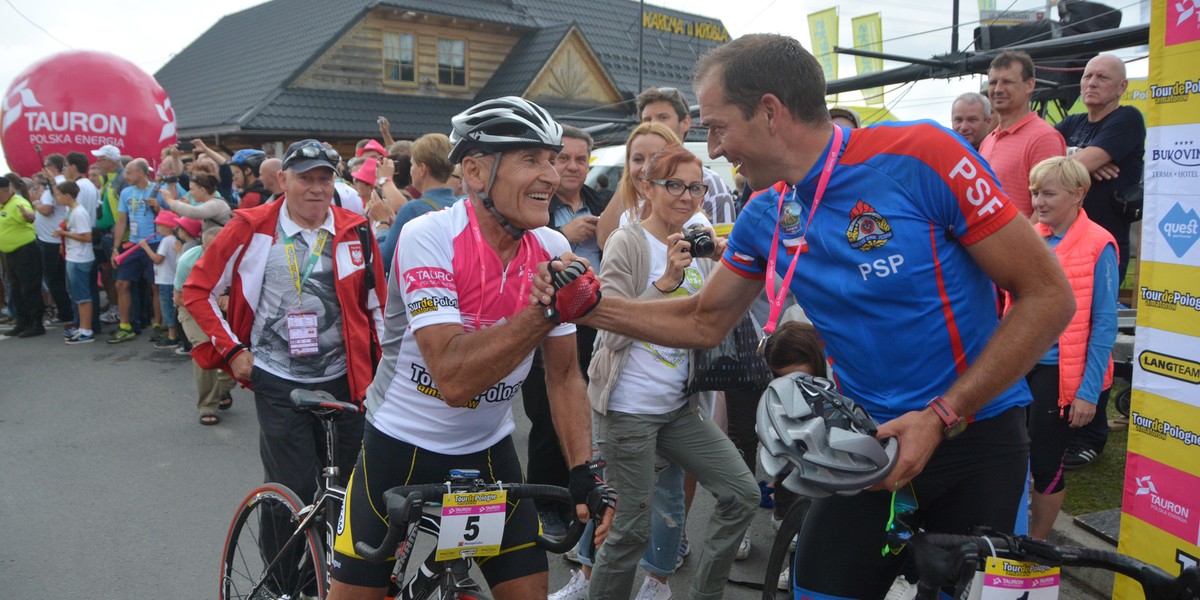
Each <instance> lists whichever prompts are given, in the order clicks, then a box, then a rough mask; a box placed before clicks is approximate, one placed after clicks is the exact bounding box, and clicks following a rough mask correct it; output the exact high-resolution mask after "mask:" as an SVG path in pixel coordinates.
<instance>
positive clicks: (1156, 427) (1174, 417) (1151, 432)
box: [1129, 389, 1200, 471]
mask: <svg viewBox="0 0 1200 600" xmlns="http://www.w3.org/2000/svg"><path fill="white" fill-rule="evenodd" d="M1129 433H1130V435H1129V452H1130V453H1131V454H1138V455H1140V456H1145V457H1146V458H1149V459H1151V460H1154V461H1157V462H1159V463H1162V464H1164V465H1167V466H1169V467H1173V468H1175V469H1179V470H1181V471H1188V470H1193V468H1194V466H1195V465H1196V464H1200V408H1196V407H1195V406H1189V405H1187V404H1183V403H1180V402H1175V401H1174V400H1169V399H1167V398H1163V397H1162V396H1158V395H1155V394H1151V393H1150V392H1144V391H1142V390H1137V389H1135V390H1133V402H1132V406H1131V407H1130V410H1129Z"/></svg>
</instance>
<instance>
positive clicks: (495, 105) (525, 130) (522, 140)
mask: <svg viewBox="0 0 1200 600" xmlns="http://www.w3.org/2000/svg"><path fill="white" fill-rule="evenodd" d="M450 125H451V130H450V143H451V144H452V145H453V147H452V148H451V149H450V164H458V163H460V162H462V159H463V157H464V156H466V155H467V154H468V153H470V152H482V153H485V154H498V153H500V152H504V151H505V150H515V149H518V148H548V149H550V150H553V151H554V152H556V153H557V152H558V151H560V150H562V125H559V124H558V123H557V122H556V121H555V120H554V118H553V117H551V116H550V113H548V112H546V109H544V108H542V107H540V106H538V105H536V104H534V103H532V102H530V101H528V100H526V99H524V98H519V97H517V96H504V97H503V98H494V99H492V100H484V101H483V102H480V103H479V104H476V105H475V106H472V107H471V108H468V109H467V110H464V111H463V112H461V113H459V114H458V115H455V117H454V118H453V119H451V120H450ZM499 167H500V161H499V160H498V159H497V160H493V161H492V173H491V175H490V176H489V177H488V180H487V184H486V185H484V187H483V189H482V190H479V191H478V192H477V193H478V196H479V200H480V201H481V202H482V203H483V207H484V208H486V209H487V210H488V212H490V213H491V214H492V216H494V217H495V218H496V221H497V222H498V223H500V225H501V226H502V227H504V230H505V231H507V232H508V234H509V235H511V236H512V238H513V239H515V240H519V239H521V236H523V235H525V230H524V229H521V228H519V227H517V226H515V225H513V224H512V223H511V222H509V220H508V218H507V217H505V216H504V215H502V214H500V211H499V210H497V209H496V203H495V202H494V201H493V200H492V196H491V191H492V184H493V183H495V182H496V172H497V170H498V169H499Z"/></svg>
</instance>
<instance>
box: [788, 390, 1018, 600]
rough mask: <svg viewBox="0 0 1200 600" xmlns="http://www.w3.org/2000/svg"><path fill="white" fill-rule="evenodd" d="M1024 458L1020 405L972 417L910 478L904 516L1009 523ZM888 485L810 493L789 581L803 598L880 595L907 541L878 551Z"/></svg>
mask: <svg viewBox="0 0 1200 600" xmlns="http://www.w3.org/2000/svg"><path fill="white" fill-rule="evenodd" d="M1028 460H1029V437H1028V435H1027V434H1026V432H1025V409H1024V408H1023V407H1014V408H1011V409H1009V410H1006V411H1004V412H1002V413H1000V414H999V415H996V416H995V417H992V418H990V419H986V420H983V421H978V422H975V423H972V424H971V425H970V426H969V427H967V429H966V431H964V432H963V433H962V435H960V436H959V437H957V438H955V439H953V440H950V441H946V442H942V444H941V445H940V446H938V448H937V450H936V451H934V453H933V457H932V458H930V459H929V462H928V463H927V464H926V465H925V470H924V471H922V472H921V474H920V475H918V476H917V478H916V479H914V480H913V482H912V485H913V491H914V492H915V495H916V499H917V504H918V508H917V511H916V513H915V514H914V516H913V518H910V519H909V522H910V524H912V526H913V527H922V528H924V529H926V530H928V531H937V532H943V533H960V534H966V533H968V531H969V530H970V528H971V527H972V526H975V525H983V526H988V527H992V528H995V529H996V530H999V531H1006V532H1007V531H1012V530H1013V527H1014V526H1015V524H1016V518H1017V507H1018V505H1019V503H1020V499H1021V492H1022V491H1023V490H1024V487H1025V484H1024V481H1025V473H1026V468H1027V467H1028ZM891 498H892V495H891V493H890V492H862V493H859V494H857V495H854V496H832V497H829V498H818V499H815V500H813V502H812V507H811V508H810V509H809V511H808V515H807V517H805V520H804V525H803V526H802V527H801V528H800V538H799V541H798V542H797V544H796V563H795V564H794V565H793V570H792V572H793V573H795V577H796V586H797V587H798V588H800V590H802V591H798V592H796V597H797V598H800V597H805V598H882V597H884V595H886V594H887V592H888V588H889V587H890V586H891V585H892V582H893V580H895V578H896V575H898V574H899V573H900V570H901V568H902V567H903V565H904V561H905V558H906V557H905V554H906V553H907V552H908V550H907V549H905V550H904V551H901V552H900V554H898V555H893V554H890V553H889V554H887V555H886V556H881V551H882V550H883V546H884V541H885V535H884V527H885V525H886V524H887V520H888V512H889V508H890V505H891Z"/></svg>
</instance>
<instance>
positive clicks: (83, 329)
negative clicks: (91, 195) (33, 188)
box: [51, 181, 96, 344]
mask: <svg viewBox="0 0 1200 600" xmlns="http://www.w3.org/2000/svg"><path fill="white" fill-rule="evenodd" d="M78 196H79V186H78V185H76V184H75V182H73V181H64V182H62V183H60V184H58V185H57V186H55V188H54V200H55V201H56V202H58V204H60V205H62V206H65V207H67V218H66V219H64V220H63V222H62V223H60V224H59V228H58V229H55V230H54V231H52V232H51V235H53V236H54V237H56V238H59V239H61V240H62V241H63V255H64V257H65V258H66V262H67V292H68V293H69V294H70V296H71V301H72V302H74V303H75V318H76V320H77V322H78V325H76V326H74V327H67V329H66V330H64V331H63V335H64V336H65V337H66V342H67V343H68V344H90V343H92V342H94V341H96V335H95V333H94V332H93V331H92V329H91V326H92V290H91V286H90V283H89V281H88V274H89V273H91V270H92V262H93V261H94V260H95V257H96V255H95V254H94V253H93V252H92V217H91V215H89V214H88V211H87V209H85V208H84V207H83V206H82V205H80V204H79V202H78V201H77V198H78Z"/></svg>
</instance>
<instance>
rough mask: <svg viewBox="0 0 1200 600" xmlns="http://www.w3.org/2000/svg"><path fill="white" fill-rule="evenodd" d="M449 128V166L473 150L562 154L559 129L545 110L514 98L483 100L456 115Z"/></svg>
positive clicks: (560, 130) (522, 99)
mask: <svg viewBox="0 0 1200 600" xmlns="http://www.w3.org/2000/svg"><path fill="white" fill-rule="evenodd" d="M450 126H451V129H450V144H451V145H452V146H453V147H452V148H451V150H450V164H458V163H459V162H461V161H462V159H463V157H464V156H466V155H467V153H468V152H470V151H473V150H474V151H479V152H486V153H489V154H491V153H493V152H503V151H505V150H511V149H513V148H530V147H541V148H549V149H551V150H554V151H555V152H558V151H559V150H562V126H561V125H559V124H558V123H557V122H556V121H555V120H554V118H553V117H551V116H550V113H548V112H546V109H544V108H542V107H540V106H538V105H536V104H534V103H532V102H530V101H528V100H526V99H524V98H520V97H517V96H504V97H502V98H494V99H492V100H484V101H483V102H480V103H479V104H476V105H475V106H472V107H471V108H468V109H467V110H465V111H463V112H461V113H459V114H458V115H456V116H455V117H454V118H453V119H451V120H450Z"/></svg>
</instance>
